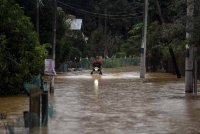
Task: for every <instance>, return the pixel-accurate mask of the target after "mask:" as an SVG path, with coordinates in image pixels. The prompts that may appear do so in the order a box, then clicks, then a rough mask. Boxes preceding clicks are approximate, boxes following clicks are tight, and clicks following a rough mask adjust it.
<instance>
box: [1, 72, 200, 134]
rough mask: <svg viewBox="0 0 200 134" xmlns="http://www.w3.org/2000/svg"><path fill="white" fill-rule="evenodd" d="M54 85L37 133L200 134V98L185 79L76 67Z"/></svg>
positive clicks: (15, 109)
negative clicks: (49, 107) (49, 110)
mask: <svg viewBox="0 0 200 134" xmlns="http://www.w3.org/2000/svg"><path fill="white" fill-rule="evenodd" d="M55 86H56V87H55V93H54V94H53V95H50V96H49V103H50V105H52V106H53V115H52V117H49V123H48V128H47V129H42V130H40V132H38V131H37V132H35V133H36V134H39V133H41V134H43V133H44V134H171V133H172V134H175V133H176V134H198V133H200V96H199V95H186V94H185V93H184V83H183V79H176V76H174V75H170V74H163V73H160V74H159V73H152V74H147V79H145V80H141V79H139V72H137V71H133V72H132V71H131V70H128V69H127V70H125V71H124V70H120V69H110V70H109V69H108V70H104V74H103V75H102V76H100V75H97V74H95V75H93V76H91V75H90V71H89V70H88V71H80V72H78V71H77V72H68V73H65V74H59V75H58V76H57V77H56V85H55ZM26 99H27V98H26ZM26 99H24V100H26ZM19 100H20V99H19ZM4 102H5V101H3V100H2V98H1V103H2V104H0V105H1V109H2V107H6V104H3V103H4ZM14 102H16V101H14ZM27 104H28V101H26V102H21V105H18V106H17V107H16V105H15V104H14V106H13V107H12V109H10V111H18V110H17V108H18V109H21V111H23V110H26V109H28V108H27ZM4 110H6V109H4ZM6 111H9V110H6Z"/></svg>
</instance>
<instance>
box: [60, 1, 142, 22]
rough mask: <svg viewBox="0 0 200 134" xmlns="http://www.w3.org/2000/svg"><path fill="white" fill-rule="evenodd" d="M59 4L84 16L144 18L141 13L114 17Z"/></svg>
mask: <svg viewBox="0 0 200 134" xmlns="http://www.w3.org/2000/svg"><path fill="white" fill-rule="evenodd" d="M58 3H60V4H61V5H63V6H65V7H68V8H70V9H74V10H75V11H76V12H77V11H79V13H84V14H85V13H86V14H89V15H93V16H98V17H100V16H101V17H109V18H110V17H111V18H112V17H114V18H116V17H123V18H124V17H125V18H134V17H140V16H142V15H140V14H143V12H141V13H135V14H123V15H119V14H118V15H114V14H102V13H95V12H90V11H86V10H84V9H79V8H76V7H73V6H71V5H68V4H66V3H63V2H61V1H58ZM138 14H139V15H138ZM137 15H138V16H137ZM118 19H119V18H118Z"/></svg>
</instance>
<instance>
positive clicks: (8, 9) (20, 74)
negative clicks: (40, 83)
mask: <svg viewBox="0 0 200 134" xmlns="http://www.w3.org/2000/svg"><path fill="white" fill-rule="evenodd" d="M0 3H1V4H0V9H1V12H0V18H2V19H1V22H0V53H1V54H0V67H1V69H0V76H1V77H0V78H3V79H4V80H3V81H1V82H0V93H1V94H4V93H5V94H6V93H19V92H20V91H21V90H22V88H23V82H25V81H29V80H30V79H31V77H32V76H33V75H34V74H36V73H41V72H43V63H44V59H45V58H46V55H47V52H46V49H45V45H44V46H41V45H40V44H39V42H38V38H37V35H36V32H35V31H34V30H33V26H32V23H31V22H30V19H29V18H28V17H26V16H24V12H23V10H22V9H21V7H20V6H19V5H17V4H16V3H14V2H13V1H12V0H0Z"/></svg>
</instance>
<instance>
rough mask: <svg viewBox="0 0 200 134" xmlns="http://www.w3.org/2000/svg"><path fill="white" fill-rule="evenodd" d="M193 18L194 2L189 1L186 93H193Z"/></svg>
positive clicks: (192, 0)
mask: <svg viewBox="0 0 200 134" xmlns="http://www.w3.org/2000/svg"><path fill="white" fill-rule="evenodd" d="M193 16H194V0H187V22H186V40H187V44H186V59H185V92H186V93H192V92H193V71H194V70H193V65H194V64H193V59H194V53H193V52H194V49H193V47H194V45H193V44H192V38H193V37H192V31H193V27H194V24H193Z"/></svg>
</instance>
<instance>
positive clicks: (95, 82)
mask: <svg viewBox="0 0 200 134" xmlns="http://www.w3.org/2000/svg"><path fill="white" fill-rule="evenodd" d="M94 93H95V99H96V101H98V95H99V80H98V79H95V80H94Z"/></svg>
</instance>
